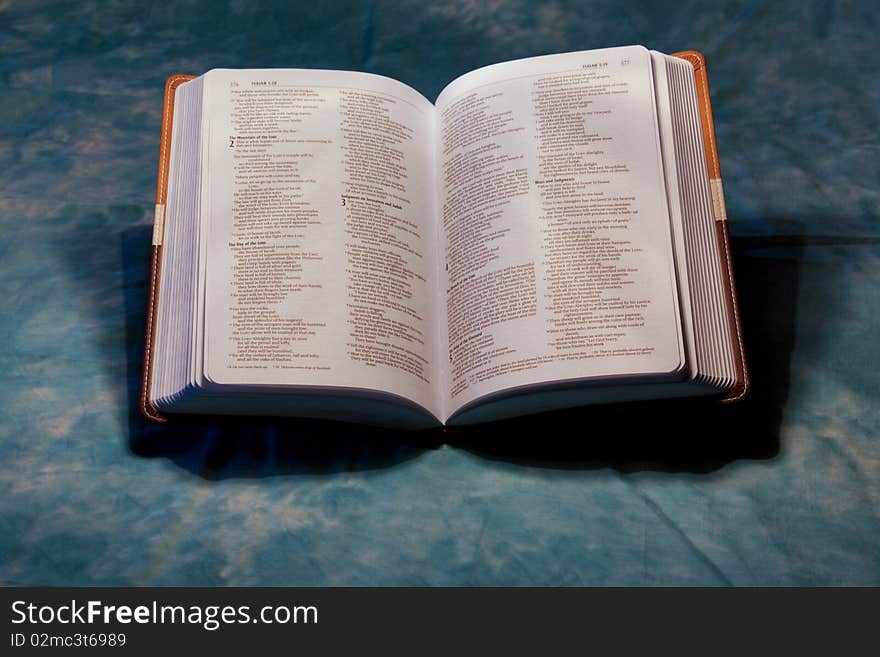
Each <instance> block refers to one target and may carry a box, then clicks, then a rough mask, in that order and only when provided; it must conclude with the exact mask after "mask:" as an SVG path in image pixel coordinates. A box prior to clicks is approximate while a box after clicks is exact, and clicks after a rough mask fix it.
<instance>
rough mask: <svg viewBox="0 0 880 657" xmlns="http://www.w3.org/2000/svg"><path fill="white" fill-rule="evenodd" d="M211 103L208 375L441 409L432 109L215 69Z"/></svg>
mask: <svg viewBox="0 0 880 657" xmlns="http://www.w3.org/2000/svg"><path fill="white" fill-rule="evenodd" d="M204 100H205V102H204V105H205V125H206V126H207V132H208V134H207V145H206V157H205V162H207V163H208V168H206V169H205V170H204V175H203V189H202V199H203V205H202V220H203V226H204V228H205V232H204V233H203V234H206V236H207V241H206V245H205V260H206V270H205V277H206V281H207V284H206V286H205V300H204V304H205V308H204V310H205V312H204V317H205V345H204V350H205V357H204V369H205V374H206V377H207V378H208V379H209V381H211V382H215V383H223V384H232V385H253V386H268V387H282V386H310V387H314V386H332V387H334V388H343V389H348V388H356V389H368V390H378V391H382V392H387V393H391V394H394V395H399V396H402V397H405V398H407V399H409V400H412V401H414V402H416V403H418V404H420V405H421V406H423V407H424V408H426V409H428V410H430V411H431V412H434V413H435V414H436V411H437V399H436V398H437V390H438V389H439V387H438V386H437V384H436V379H437V368H436V363H435V361H436V357H435V356H436V355H435V351H436V350H437V345H438V344H439V343H438V339H437V336H436V326H437V317H436V312H435V309H434V299H435V298H436V281H437V278H436V277H437V261H436V243H435V230H436V229H435V225H434V222H433V212H434V202H435V190H434V183H433V181H434V178H433V166H434V161H433V135H434V114H433V106H432V105H431V104H430V103H429V102H428V101H427V100H426V99H425V98H424V97H422V96H421V95H420V94H418V93H417V92H415V91H414V90H412V89H411V88H409V87H407V86H406V85H403V84H401V83H399V82H395V81H393V80H390V79H388V78H383V77H380V76H376V75H370V74H364V73H349V72H342V71H311V70H291V69H287V70H280V69H279V70H272V69H269V70H241V71H232V70H214V71H211V72H209V73H208V74H207V75H206V78H205V97H204ZM281 392H283V390H282V391H281Z"/></svg>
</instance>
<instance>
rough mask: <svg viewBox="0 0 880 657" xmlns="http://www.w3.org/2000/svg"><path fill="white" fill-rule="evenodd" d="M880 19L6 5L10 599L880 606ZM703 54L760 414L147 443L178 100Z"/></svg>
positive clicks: (185, 431) (651, 410) (879, 13)
mask: <svg viewBox="0 0 880 657" xmlns="http://www.w3.org/2000/svg"><path fill="white" fill-rule="evenodd" d="M878 7H880V5H878V3H876V2H863V3H860V2H853V1H840V2H794V1H792V2H774V3H765V2H746V3H739V2H713V3H707V2H705V1H704V0H702V1H699V2H696V1H691V0H684V1H680V2H655V3H629V4H626V5H624V4H623V3H621V2H619V1H618V0H607V1H601V2H566V1H563V0H557V1H554V2H546V3H528V2H516V1H514V2H492V3H481V2H472V1H468V0H447V1H444V2H437V3H428V2H421V1H408V2H390V1H380V2H375V3H342V2H324V3H321V2H309V3H305V2H303V3H293V2H291V3H285V2H275V3H252V2H249V1H247V0H235V1H231V2H210V1H199V0H190V1H188V2H178V3H171V2H131V3H126V2H94V1H93V2H88V1H81V2H66V1H54V0H44V1H37V0H28V1H11V2H5V3H3V4H2V6H0V53H2V58H0V231H2V233H0V236H2V239H0V304H2V306H0V308H2V314H0V463H2V465H0V581H2V582H3V583H5V584H26V585H31V584H52V585H74V584H77V585H99V584H107V585H114V584H119V585H124V584H158V585H165V584H168V585H171V584H177V585H195V584H203V585H215V584H217V585H221V584H239V585H250V584H265V585H276V584H277V585H281V584H283V585H361V584H403V585H410V584H416V585H426V584H427V585H445V584H466V585H488V584H503V585H506V584H511V585H524V584H551V585H569V584H572V585H577V584H623V585H628V584H647V585H654V584H660V585H663V584H709V585H711V584H745V585H748V584H781V585H794V584H818V585H826V584H874V585H876V584H880V550H878V539H880V485H878V479H880V445H878V439H880V436H878V403H877V400H878V376H877V372H878V365H880V363H878V360H880V358H878V357H880V346H878V341H877V338H878V328H880V326H878V289H880V239H878V236H880V233H878V208H880V191H878V190H880V165H878V162H880V149H878V134H880V121H878V119H880V84H878V78H877V71H878V64H880V61H878V60H880V58H878V50H877V48H878V40H877V34H878V32H880V9H878ZM630 43H642V44H645V45H647V46H649V47H652V48H656V49H659V50H663V51H666V52H673V51H675V50H680V49H686V48H695V49H699V50H702V51H703V52H704V53H705V55H706V57H707V60H708V63H709V71H710V82H711V86H712V100H713V104H714V108H715V119H716V126H717V131H718V144H719V150H720V154H721V164H722V169H723V172H724V181H725V186H726V192H727V201H728V211H729V215H730V221H731V227H732V231H733V235H734V251H735V265H736V271H737V277H738V280H739V285H740V294H741V300H742V305H743V315H744V321H745V329H746V338H747V349H748V353H749V358H750V361H751V365H752V369H753V376H754V393H753V395H752V397H751V399H750V400H749V401H748V402H746V403H745V404H742V405H740V406H737V407H725V408H720V407H713V408H706V407H703V406H698V405H695V404H693V403H692V402H684V403H676V404H655V405H647V406H636V407H627V408H622V409H621V408H605V409H581V410H576V411H570V412H564V413H557V414H552V415H549V416H546V417H538V418H529V419H527V420H522V421H518V422H511V423H503V424H499V425H494V426H491V427H484V428H481V429H476V430H472V431H467V432H464V433H457V434H450V435H447V436H443V435H439V434H431V435H406V434H395V433H389V432H383V431H376V430H364V429H361V428H358V427H350V426H345V425H336V424H331V423H306V422H295V421H290V422H284V423H267V422H253V421H230V422H228V423H219V422H218V423H214V424H203V423H198V422H190V423H184V424H182V425H179V426H176V427H162V426H155V425H150V424H148V423H146V422H144V421H142V420H141V419H140V418H139V416H138V415H137V413H136V410H135V408H136V400H137V388H138V382H139V377H140V367H141V353H142V351H141V340H142V335H143V333H142V330H143V329H142V326H143V315H144V301H145V299H144V297H145V284H146V280H147V274H148V255H149V248H150V247H149V245H150V223H151V220H152V208H153V206H152V202H153V194H154V190H155V175H156V163H157V153H158V137H159V124H160V113H161V105H162V87H163V83H164V80H165V78H166V77H167V76H168V75H169V74H172V73H202V72H204V71H206V70H208V69H210V68H213V67H269V66H278V67H317V68H341V69H356V70H366V71H372V72H375V73H382V74H384V75H388V76H392V77H395V78H397V79H400V80H402V81H404V82H406V83H408V84H410V85H412V86H413V87H415V88H416V89H418V90H420V91H421V92H422V93H424V94H425V95H426V96H428V97H429V98H433V97H434V96H435V95H436V94H437V93H438V92H439V91H440V89H441V88H442V87H443V86H444V84H445V83H446V82H448V81H450V80H452V79H453V78H454V77H456V76H457V75H459V74H461V73H464V72H466V71H468V70H470V69H473V68H476V67H478V66H481V65H484V64H490V63H494V62H497V61H503V60H507V59H513V58H518V57H525V56H530V55H539V54H544V53H551V52H563V51H569V50H580V49H588V48H598V47H604V46H613V45H624V44H630Z"/></svg>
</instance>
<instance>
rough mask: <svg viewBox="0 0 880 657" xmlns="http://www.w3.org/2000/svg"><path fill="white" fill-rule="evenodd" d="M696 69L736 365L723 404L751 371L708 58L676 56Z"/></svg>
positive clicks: (745, 387) (741, 389)
mask: <svg viewBox="0 0 880 657" xmlns="http://www.w3.org/2000/svg"><path fill="white" fill-rule="evenodd" d="M673 57H680V58H681V59H684V60H686V61H688V62H690V64H691V65H692V66H693V67H694V77H695V78H696V82H697V104H698V105H699V107H700V123H701V125H702V128H703V145H704V146H705V149H706V166H707V168H708V169H709V185H710V188H711V191H712V209H713V211H714V213H715V230H716V232H717V234H718V243H719V254H718V256H719V257H720V258H721V270H722V271H723V272H726V273H727V275H726V276H725V277H724V291H725V293H726V294H727V302H728V308H729V310H730V312H729V313H728V316H727V319H728V322H729V323H730V334H731V335H732V336H733V354H734V362H735V364H736V383H735V384H734V386H733V388H732V389H731V390H730V392H728V393H727V394H726V395H725V396H724V397H723V398H722V399H721V401H722V402H728V403H729V402H735V401H739V400H740V399H742V398H743V397H745V396H746V394H747V393H748V391H749V386H750V383H749V369H748V367H747V366H746V357H745V349H744V348H743V337H742V323H741V322H740V317H739V302H738V300H737V295H736V281H735V279H734V276H733V258H732V257H731V255H730V229H729V228H728V224H727V209H726V207H725V204H724V191H723V188H722V186H721V164H720V163H719V161H718V147H717V145H716V143H715V122H714V121H713V120H712V103H711V101H710V100H709V76H708V74H707V72H706V59H705V57H703V54H702V53H700V52H697V51H696V50H684V51H682V52H677V53H673Z"/></svg>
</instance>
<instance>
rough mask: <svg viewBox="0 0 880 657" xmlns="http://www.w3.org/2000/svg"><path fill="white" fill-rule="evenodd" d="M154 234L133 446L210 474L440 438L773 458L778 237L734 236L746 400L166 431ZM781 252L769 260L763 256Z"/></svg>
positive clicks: (785, 336) (134, 241)
mask: <svg viewBox="0 0 880 657" xmlns="http://www.w3.org/2000/svg"><path fill="white" fill-rule="evenodd" d="M151 231H152V229H151V227H149V226H138V227H135V228H132V229H129V230H126V231H124V232H123V234H122V267H123V280H124V293H125V312H126V317H125V327H126V357H127V387H128V390H127V392H128V426H129V449H130V450H131V452H132V453H133V454H135V455H137V456H140V457H144V458H165V459H168V460H170V461H171V462H173V463H175V464H176V465H177V466H179V467H181V468H183V469H185V470H187V471H189V472H191V473H193V474H195V475H197V476H200V477H202V478H205V479H209V480H217V479H228V478H255V477H270V476H283V475H296V474H332V473H336V472H346V471H360V470H371V469H379V468H387V467H392V466H394V465H396V464H399V463H402V462H404V461H408V460H410V459H413V458H417V457H418V456H419V455H421V454H422V453H424V452H425V451H426V450H430V449H435V448H438V447H440V446H442V445H443V444H444V443H445V444H448V445H450V446H452V447H456V448H459V449H463V450H466V451H468V452H470V453H472V454H474V455H477V456H480V457H482V458H485V459H488V460H493V461H504V462H509V463H513V464H517V465H522V466H527V467H542V468H554V469H595V468H603V467H610V468H614V469H616V470H618V471H621V472H635V471H645V470H647V471H661V472H691V473H709V472H712V471H715V470H717V469H719V468H721V467H723V466H725V465H727V464H729V463H732V462H734V461H738V460H743V459H749V460H764V459H771V458H773V457H774V456H776V455H777V454H778V453H779V450H780V438H779V428H780V424H781V420H782V411H783V408H784V406H785V401H786V399H787V396H788V387H789V361H790V357H791V352H792V348H793V344H794V338H795V324H794V322H795V317H796V311H797V307H796V304H797V298H798V278H799V277H798V267H799V264H798V259H797V257H796V253H795V254H791V253H789V254H784V253H783V254H781V255H780V254H779V253H777V252H776V249H775V247H776V246H777V245H776V244H775V243H774V242H773V239H774V238H767V240H770V241H769V242H767V243H764V242H762V241H761V240H762V238H757V239H755V238H742V239H734V240H733V251H734V266H735V272H736V280H737V286H738V289H739V299H740V312H741V317H742V322H743V332H744V337H745V350H746V357H747V360H748V364H749V368H750V374H751V379H752V392H751V394H750V395H749V397H748V398H747V399H746V400H744V401H742V402H739V403H736V404H719V403H717V402H707V401H705V400H694V399H682V400H661V401H653V402H638V403H627V404H617V405H607V406H585V407H581V408H577V409H569V410H565V411H556V412H551V413H544V414H540V415H533V416H528V417H524V418H516V419H513V420H508V421H502V422H494V423H491V424H487V425H480V426H477V427H457V428H455V429H453V430H450V431H448V432H442V431H423V432H410V431H395V430H389V429H381V428H372V427H364V426H361V425H351V424H345V423H341V422H332V421H322V420H303V419H296V418H290V419H288V418H254V417H239V416H229V417H226V418H217V417H210V418H203V417H190V416H181V417H180V418H179V419H178V418H175V420H174V421H173V422H169V423H167V424H157V423H154V422H149V421H147V420H146V419H144V418H143V417H142V416H141V414H140V411H139V408H138V404H139V397H140V385H141V375H142V367H143V338H144V318H145V312H146V296H147V291H148V288H147V286H148V278H149V269H150V248H149V245H150V240H151ZM768 248H771V249H774V251H773V252H772V253H770V252H768V251H767V249H768Z"/></svg>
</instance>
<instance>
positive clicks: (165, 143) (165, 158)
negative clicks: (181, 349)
mask: <svg viewBox="0 0 880 657" xmlns="http://www.w3.org/2000/svg"><path fill="white" fill-rule="evenodd" d="M194 77H196V76H194V75H172V76H171V77H170V78H168V80H166V81H165V100H164V102H163V105H162V134H161V135H160V139H159V179H158V182H157V184H156V212H155V215H154V220H153V246H152V250H153V251H152V254H151V258H150V262H151V263H152V264H151V265H150V287H149V290H150V293H149V297H147V326H146V330H145V331H144V373H143V377H142V379H141V401H140V406H141V413H142V414H143V416H144V417H145V418H147V419H148V420H153V421H154V422H166V421H167V420H166V418H165V416H164V415H162V414H161V413H159V411H157V410H156V407H155V406H153V404H152V403H151V402H150V387H151V384H152V381H153V358H152V356H153V348H154V347H155V343H156V332H155V323H156V309H157V308H158V307H159V296H158V295H159V278H160V276H161V275H162V240H163V238H164V237H165V197H166V195H167V193H168V162H169V160H170V158H171V121H172V119H173V118H174V92H175V91H176V90H177V87H179V86H180V85H181V84H183V83H184V82H186V81H187V80H192V79H193V78H194Z"/></svg>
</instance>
